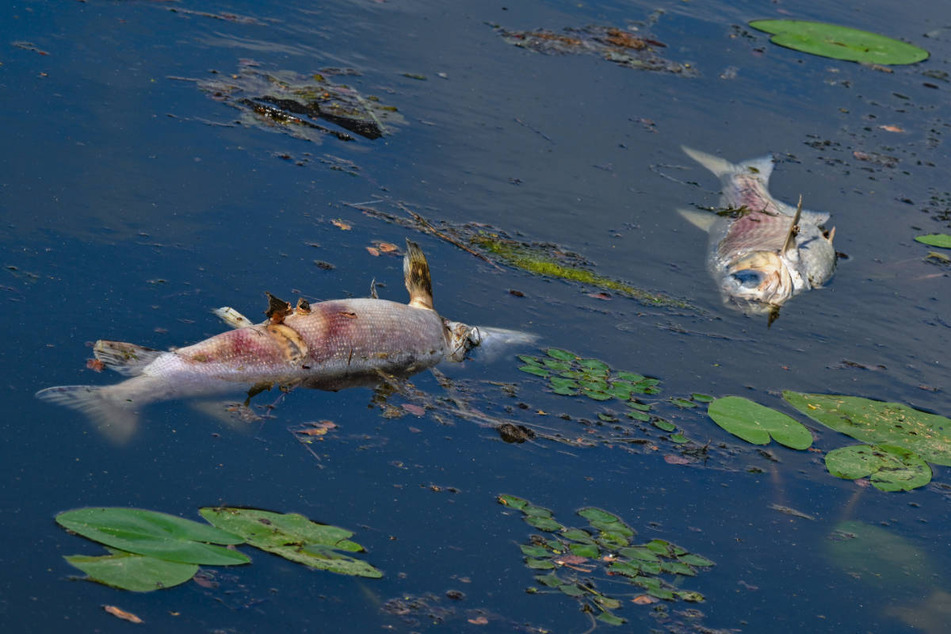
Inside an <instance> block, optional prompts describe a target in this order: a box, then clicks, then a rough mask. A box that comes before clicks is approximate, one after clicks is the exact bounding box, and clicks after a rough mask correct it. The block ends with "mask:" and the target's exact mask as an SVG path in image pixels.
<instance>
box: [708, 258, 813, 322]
mask: <svg viewBox="0 0 951 634" xmlns="http://www.w3.org/2000/svg"><path fill="white" fill-rule="evenodd" d="M723 290H724V292H725V294H726V296H727V298H728V299H729V300H730V301H733V302H734V303H735V304H737V306H739V307H740V308H741V309H742V310H743V311H744V312H747V313H755V314H761V313H769V312H772V311H774V310H776V309H777V308H778V307H780V306H782V305H783V304H784V303H785V302H786V301H787V300H789V298H791V297H792V296H793V295H795V294H796V283H795V279H794V276H793V274H792V271H791V268H790V266H789V265H788V264H787V262H786V261H785V259H784V258H783V257H782V256H781V255H780V254H778V253H775V252H772V251H754V252H752V253H747V254H745V255H743V256H741V257H739V258H738V259H736V260H734V261H733V262H732V263H731V264H730V265H729V266H728V267H726V275H725V277H724V279H723Z"/></svg>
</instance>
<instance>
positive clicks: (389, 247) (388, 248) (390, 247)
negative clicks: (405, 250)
mask: <svg viewBox="0 0 951 634" xmlns="http://www.w3.org/2000/svg"><path fill="white" fill-rule="evenodd" d="M373 244H375V245H376V247H377V248H378V249H379V250H380V253H396V254H398V253H399V251H400V249H399V247H398V246H396V245H395V244H393V243H392V242H380V241H379V240H375V241H374V242H373Z"/></svg>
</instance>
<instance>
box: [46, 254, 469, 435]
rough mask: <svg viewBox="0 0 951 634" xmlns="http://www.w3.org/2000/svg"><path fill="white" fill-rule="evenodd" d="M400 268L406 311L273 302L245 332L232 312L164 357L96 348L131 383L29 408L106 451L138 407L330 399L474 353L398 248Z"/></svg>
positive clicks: (54, 395) (70, 392)
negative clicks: (188, 401)
mask: <svg viewBox="0 0 951 634" xmlns="http://www.w3.org/2000/svg"><path fill="white" fill-rule="evenodd" d="M407 247H408V248H407V253H406V257H405V259H404V262H403V272H404V277H405V281H406V288H407V290H408V291H409V294H410V302H409V304H400V303H397V302H391V301H387V300H382V299H376V298H358V299H343V300H333V301H326V302H320V303H316V304H313V305H310V304H308V303H307V302H305V301H303V300H301V301H299V302H298V304H297V307H296V308H291V306H290V304H287V303H286V302H282V301H281V300H277V299H276V298H274V297H273V296H269V297H270V298H271V305H270V307H269V309H268V312H267V316H268V319H267V321H265V322H263V323H260V324H252V323H251V322H250V321H249V320H248V319H246V318H244V317H242V316H241V315H240V314H238V313H237V312H236V311H234V310H232V309H219V310H218V311H216V312H217V314H218V315H219V316H220V317H222V319H224V320H225V321H227V322H228V323H230V324H231V325H232V326H234V329H233V330H230V331H228V332H224V333H221V334H218V335H215V336H214V337H211V338H209V339H205V340H204V341H200V342H198V343H196V344H193V345H190V346H187V347H184V348H179V349H177V350H172V351H168V352H165V351H160V350H152V349H150V348H144V347H142V346H137V345H135V344H130V343H120V342H115V341H103V340H100V341H97V342H96V344H95V346H94V348H93V350H94V353H95V356H96V359H97V360H98V361H100V362H102V363H103V364H104V365H105V366H106V367H108V368H111V369H113V370H115V371H117V372H119V373H120V374H123V375H125V376H128V377H131V378H129V379H127V380H125V381H123V382H122V383H119V384H116V385H107V386H92V385H69V386H58V387H51V388H47V389H45V390H41V391H39V392H37V394H36V396H37V398H40V399H41V400H45V401H49V402H52V403H58V404H60V405H65V406H67V407H71V408H73V409H76V410H79V411H82V412H83V413H85V414H86V415H87V416H88V417H89V418H91V419H92V421H93V422H94V423H95V424H96V425H97V426H98V427H99V428H100V430H101V431H103V433H105V434H106V435H107V436H109V437H111V438H112V439H113V440H116V441H120V442H121V441H124V440H127V439H128V438H129V437H130V436H131V435H132V433H133V432H134V431H135V428H136V425H137V420H138V410H139V409H140V408H141V407H142V406H143V405H146V404H148V403H152V402H156V401H163V400H169V399H175V398H184V397H194V396H207V395H214V394H220V393H227V392H232V391H236V390H237V389H248V388H250V390H251V393H255V392H256V391H260V390H262V389H267V388H269V387H271V386H274V385H279V386H284V387H295V386H304V387H311V388H317V389H325V390H338V389H341V388H344V387H349V386H351V385H360V384H368V383H372V382H374V381H375V380H379V378H380V377H381V375H403V376H407V375H410V374H414V373H416V372H420V371H422V370H425V369H427V368H431V367H433V366H435V365H436V364H437V363H439V362H440V361H442V360H443V359H446V358H449V359H453V360H462V358H463V357H464V356H465V354H466V352H467V351H468V350H469V349H471V348H472V347H474V346H477V345H479V344H480V343H481V339H482V335H481V331H480V329H478V328H472V327H469V326H466V325H464V324H461V323H458V322H451V321H448V320H446V319H443V318H442V317H440V316H439V314H438V313H436V311H435V310H433V298H432V283H431V280H430V274H429V265H428V263H427V262H426V258H425V256H424V255H423V252H422V251H421V250H420V249H419V247H418V246H417V245H416V244H414V243H412V242H410V241H408V240H407Z"/></svg>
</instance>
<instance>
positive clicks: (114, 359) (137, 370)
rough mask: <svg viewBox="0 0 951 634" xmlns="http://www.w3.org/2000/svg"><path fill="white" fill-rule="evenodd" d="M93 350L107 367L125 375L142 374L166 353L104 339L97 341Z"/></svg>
mask: <svg viewBox="0 0 951 634" xmlns="http://www.w3.org/2000/svg"><path fill="white" fill-rule="evenodd" d="M92 351H93V354H94V355H96V359H98V360H99V361H102V362H103V364H105V366H106V367H107V368H109V369H110V370H115V371H116V372H118V373H119V374H121V375H123V376H137V375H139V374H142V370H143V369H145V366H147V365H148V364H150V363H152V362H153V361H155V359H157V358H158V357H159V356H161V355H163V354H165V353H164V352H162V351H161V350H155V349H153V348H146V347H145V346H137V345H135V344H134V343H124V342H122V341H105V340H103V339H100V340H99V341H97V342H96V344H95V345H94V346H93V347H92Z"/></svg>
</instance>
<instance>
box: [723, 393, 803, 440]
mask: <svg viewBox="0 0 951 634" xmlns="http://www.w3.org/2000/svg"><path fill="white" fill-rule="evenodd" d="M707 414H709V416H710V418H712V419H713V421H714V422H715V423H716V424H717V425H719V426H720V427H722V428H723V429H725V430H727V431H728V432H730V433H731V434H733V435H734V436H738V437H739V438H742V439H743V440H745V441H746V442H749V443H752V444H754V445H766V444H768V443H769V440H770V437H772V438H773V439H774V440H775V441H776V442H778V443H779V444H781V445H785V446H786V447H789V448H791V449H807V448H808V447H809V446H810V445H812V434H811V433H810V432H809V430H808V429H806V428H805V427H804V426H803V425H802V424H801V423H798V422H796V421H795V420H793V419H792V418H790V417H789V416H787V415H786V414H783V413H782V412H777V411H776V410H774V409H770V408H769V407H765V406H763V405H760V404H759V403H754V402H753V401H751V400H749V399H745V398H742V397H739V396H725V397H723V398H718V399H717V400H715V401H713V402H712V403H710V405H709V406H708V408H707Z"/></svg>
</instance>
